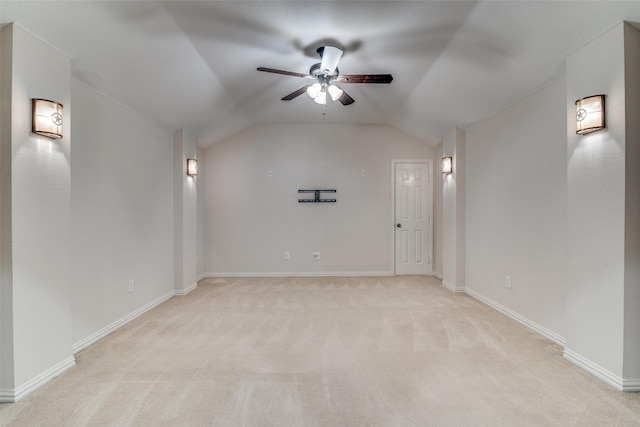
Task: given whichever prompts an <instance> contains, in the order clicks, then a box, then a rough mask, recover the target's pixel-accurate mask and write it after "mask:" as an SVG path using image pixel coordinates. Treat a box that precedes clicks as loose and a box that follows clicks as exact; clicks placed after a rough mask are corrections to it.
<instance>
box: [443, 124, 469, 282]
mask: <svg viewBox="0 0 640 427" xmlns="http://www.w3.org/2000/svg"><path fill="white" fill-rule="evenodd" d="M442 156H443V157H451V158H452V160H453V171H452V173H450V174H448V175H444V176H443V179H442V284H443V285H444V286H445V287H447V288H448V289H450V290H452V291H456V292H462V291H464V288H465V217H464V211H465V203H464V200H465V170H464V169H465V132H464V131H463V130H462V129H458V128H455V129H453V130H451V131H449V132H447V133H446V134H445V135H444V139H443V143H442ZM441 164H442V162H440V165H441ZM440 170H441V168H440Z"/></svg>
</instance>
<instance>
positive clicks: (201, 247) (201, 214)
mask: <svg viewBox="0 0 640 427" xmlns="http://www.w3.org/2000/svg"><path fill="white" fill-rule="evenodd" d="M196 158H197V159H199V160H198V163H199V164H200V162H202V166H201V167H200V169H201V171H199V172H198V177H199V178H198V179H197V180H196V193H197V194H198V197H197V200H196V275H197V279H200V278H202V277H203V276H204V273H205V268H204V267H205V265H204V263H205V258H206V257H205V250H206V246H205V240H206V234H205V223H206V216H205V206H206V203H205V188H204V184H205V176H206V173H207V170H206V169H207V168H206V166H205V155H204V150H203V149H202V148H200V146H196Z"/></svg>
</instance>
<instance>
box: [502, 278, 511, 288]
mask: <svg viewBox="0 0 640 427" xmlns="http://www.w3.org/2000/svg"><path fill="white" fill-rule="evenodd" d="M504 286H505V288H507V289H511V276H505V277H504Z"/></svg>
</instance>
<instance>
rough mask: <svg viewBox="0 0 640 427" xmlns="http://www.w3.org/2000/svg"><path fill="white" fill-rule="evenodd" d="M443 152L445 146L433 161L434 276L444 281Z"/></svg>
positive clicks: (440, 146)
mask: <svg viewBox="0 0 640 427" xmlns="http://www.w3.org/2000/svg"><path fill="white" fill-rule="evenodd" d="M442 150H443V144H440V145H438V146H437V147H436V148H435V150H434V154H433V155H434V160H433V205H434V208H433V275H434V276H436V277H438V278H440V279H442V271H443V270H442V238H443V236H442V220H443V218H442V216H443V215H442V214H443V207H442V203H443V195H442V178H443V176H442V157H443V154H442Z"/></svg>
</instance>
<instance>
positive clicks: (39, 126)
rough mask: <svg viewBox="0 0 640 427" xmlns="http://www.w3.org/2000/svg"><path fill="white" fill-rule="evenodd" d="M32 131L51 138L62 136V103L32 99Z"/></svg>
mask: <svg viewBox="0 0 640 427" xmlns="http://www.w3.org/2000/svg"><path fill="white" fill-rule="evenodd" d="M31 132H33V133H37V134H38V135H42V136H46V137H47V138H51V139H61V138H62V104H58V103H57V102H54V101H49V100H47V99H37V98H32V99H31Z"/></svg>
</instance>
